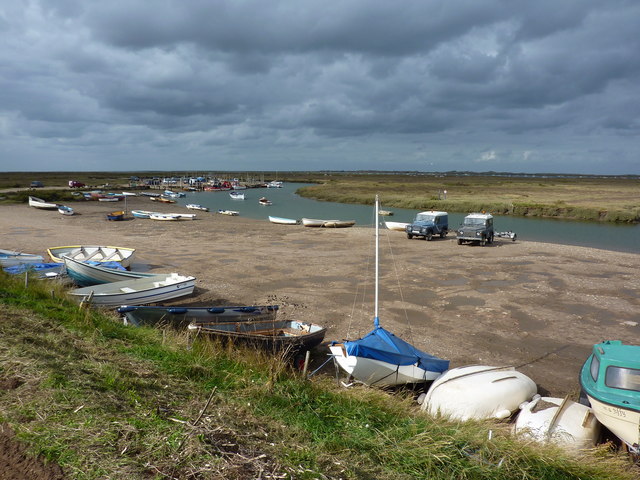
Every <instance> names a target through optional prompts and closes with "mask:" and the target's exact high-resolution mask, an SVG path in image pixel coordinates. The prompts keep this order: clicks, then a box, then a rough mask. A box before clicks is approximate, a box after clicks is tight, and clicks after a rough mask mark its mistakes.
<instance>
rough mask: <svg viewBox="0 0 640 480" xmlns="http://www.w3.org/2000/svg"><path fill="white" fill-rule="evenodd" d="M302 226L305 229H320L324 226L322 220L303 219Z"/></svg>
mask: <svg viewBox="0 0 640 480" xmlns="http://www.w3.org/2000/svg"><path fill="white" fill-rule="evenodd" d="M301 222H302V225H304V226H305V227H316V228H320V227H322V225H324V222H325V221H324V220H319V219H317V218H303V219H302V220H301Z"/></svg>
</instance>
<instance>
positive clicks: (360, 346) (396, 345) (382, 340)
mask: <svg viewBox="0 0 640 480" xmlns="http://www.w3.org/2000/svg"><path fill="white" fill-rule="evenodd" d="M344 346H345V349H346V351H347V353H348V354H349V355H353V356H356V357H364V358H371V359H373V360H380V361H382V362H387V363H390V364H392V365H412V364H414V363H416V362H417V364H418V366H419V367H420V368H422V369H424V370H428V371H430V372H438V373H442V372H444V371H445V370H447V369H448V368H449V360H443V359H441V358H438V357H434V356H433V355H429V354H428V353H425V352H423V351H421V350H418V349H417V348H415V347H414V346H413V345H411V344H409V343H407V342H405V341H404V340H402V339H401V338H398V337H396V336H395V335H394V334H393V333H391V332H389V331H387V330H385V329H384V328H382V327H381V326H379V324H378V319H376V320H375V328H374V329H373V330H372V331H370V332H369V333H368V334H367V335H365V336H364V337H362V338H361V339H359V340H354V341H347V342H344Z"/></svg>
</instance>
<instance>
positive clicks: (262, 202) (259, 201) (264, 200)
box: [258, 197, 273, 205]
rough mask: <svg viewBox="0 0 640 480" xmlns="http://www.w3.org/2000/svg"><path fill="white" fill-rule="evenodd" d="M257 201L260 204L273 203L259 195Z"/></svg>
mask: <svg viewBox="0 0 640 480" xmlns="http://www.w3.org/2000/svg"><path fill="white" fill-rule="evenodd" d="M258 203H259V204H260V205H273V202H272V201H271V200H269V199H268V198H266V197H261V198H260V200H258Z"/></svg>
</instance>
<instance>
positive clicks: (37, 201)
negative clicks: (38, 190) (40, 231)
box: [29, 195, 58, 210]
mask: <svg viewBox="0 0 640 480" xmlns="http://www.w3.org/2000/svg"><path fill="white" fill-rule="evenodd" d="M29 206H30V207H34V208H39V209H41V210H57V209H58V204H57V203H48V202H45V201H44V200H43V199H41V198H38V197H32V196H31V195H30V196H29Z"/></svg>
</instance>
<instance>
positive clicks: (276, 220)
mask: <svg viewBox="0 0 640 480" xmlns="http://www.w3.org/2000/svg"><path fill="white" fill-rule="evenodd" d="M269 221H270V222H271V223H277V224H279V225H298V224H299V223H300V221H298V220H296V219H295V218H283V217H273V216H271V215H269Z"/></svg>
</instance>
